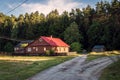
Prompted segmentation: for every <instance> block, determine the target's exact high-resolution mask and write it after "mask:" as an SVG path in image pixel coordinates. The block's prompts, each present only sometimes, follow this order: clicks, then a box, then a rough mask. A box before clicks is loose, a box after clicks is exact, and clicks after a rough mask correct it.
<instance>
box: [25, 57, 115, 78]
mask: <svg viewBox="0 0 120 80" xmlns="http://www.w3.org/2000/svg"><path fill="white" fill-rule="evenodd" d="M86 58H87V55H83V56H79V57H76V58H74V59H72V60H69V61H66V62H64V63H62V64H59V65H57V66H54V67H52V68H50V69H47V70H45V71H43V72H41V73H38V74H36V75H35V76H33V77H31V78H29V79H27V80H98V78H99V76H100V74H101V71H102V70H103V69H104V68H106V67H107V66H108V65H110V64H111V63H113V60H111V58H109V57H103V58H98V59H95V60H92V61H90V62H88V63H86V62H85V60H86ZM114 58H115V57H113V58H112V59H114Z"/></svg>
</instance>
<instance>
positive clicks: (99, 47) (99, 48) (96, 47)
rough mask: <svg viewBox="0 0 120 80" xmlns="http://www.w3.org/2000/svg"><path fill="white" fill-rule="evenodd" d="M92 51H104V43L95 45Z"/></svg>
mask: <svg viewBox="0 0 120 80" xmlns="http://www.w3.org/2000/svg"><path fill="white" fill-rule="evenodd" d="M92 51H93V52H103V51H105V46H104V45H95V46H94V47H93V48H92Z"/></svg>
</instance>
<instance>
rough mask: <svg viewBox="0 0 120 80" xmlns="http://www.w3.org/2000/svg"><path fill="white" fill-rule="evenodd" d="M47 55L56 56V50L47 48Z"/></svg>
mask: <svg viewBox="0 0 120 80" xmlns="http://www.w3.org/2000/svg"><path fill="white" fill-rule="evenodd" d="M46 55H47V56H54V55H55V51H54V50H52V49H50V50H46Z"/></svg>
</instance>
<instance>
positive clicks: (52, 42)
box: [41, 36, 69, 47]
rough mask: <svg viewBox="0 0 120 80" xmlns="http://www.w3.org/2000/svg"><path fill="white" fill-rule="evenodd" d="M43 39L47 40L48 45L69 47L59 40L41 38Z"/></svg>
mask: <svg viewBox="0 0 120 80" xmlns="http://www.w3.org/2000/svg"><path fill="white" fill-rule="evenodd" d="M41 38H42V39H43V40H45V41H46V42H47V43H48V44H50V45H51V46H59V47H60V46H61V47H69V45H68V44H66V43H65V42H64V41H62V40H61V39H59V38H53V37H45V36H41Z"/></svg>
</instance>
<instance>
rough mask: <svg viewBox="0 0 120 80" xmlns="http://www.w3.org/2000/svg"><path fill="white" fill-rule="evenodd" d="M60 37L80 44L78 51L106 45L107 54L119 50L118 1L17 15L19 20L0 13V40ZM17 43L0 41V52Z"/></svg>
mask: <svg viewBox="0 0 120 80" xmlns="http://www.w3.org/2000/svg"><path fill="white" fill-rule="evenodd" d="M50 35H52V36H53V37H59V38H61V39H62V40H64V41H65V42H66V43H68V44H69V45H72V44H73V43H79V45H80V46H81V49H86V50H91V48H92V47H93V46H94V45H105V47H106V49H107V50H120V1H119V0H112V1H111V2H107V1H100V2H98V3H96V6H95V8H92V7H91V6H90V5H88V6H87V7H86V8H83V9H82V10H81V9H79V8H77V9H71V12H67V11H64V12H63V13H62V14H59V12H58V10H57V9H55V10H53V11H51V12H50V13H49V14H48V15H44V14H43V13H39V12H38V11H36V12H32V13H30V14H29V13H25V14H20V15H19V16H18V17H16V16H14V15H11V16H8V15H5V14H3V13H2V12H0V36H1V37H2V36H5V37H8V38H13V39H18V40H34V39H36V38H38V37H40V36H50ZM17 43H19V42H16V41H11V40H6V39H0V51H9V50H8V47H9V48H10V47H11V49H13V48H12V47H14V46H15V45H16V44H17Z"/></svg>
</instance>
